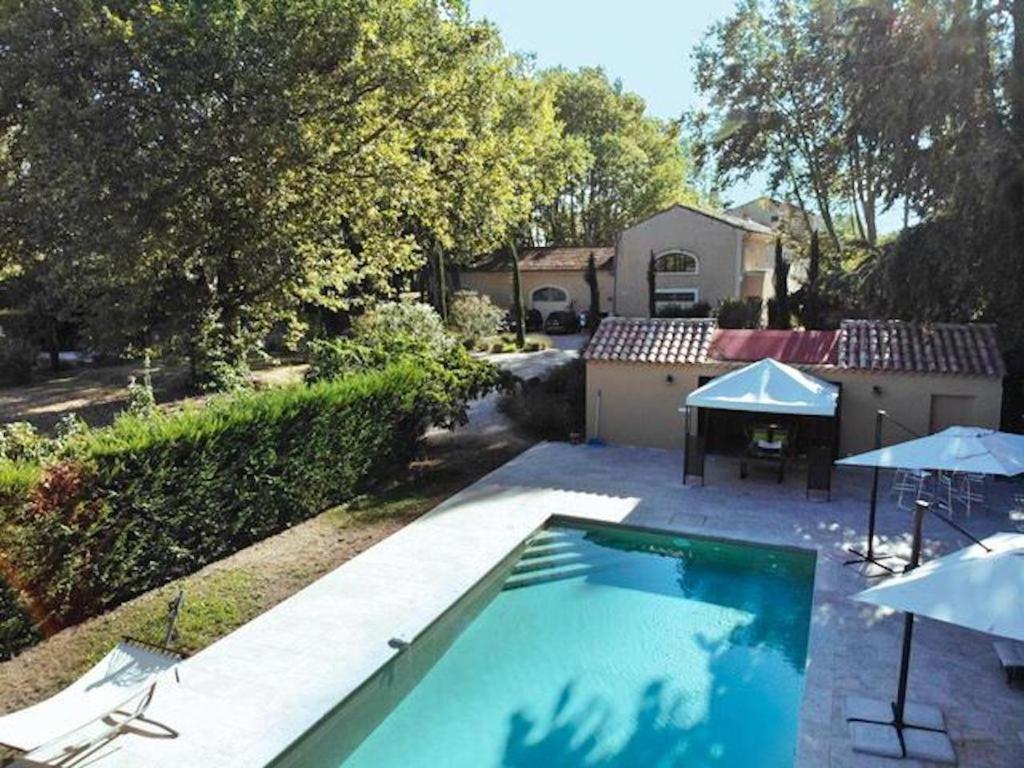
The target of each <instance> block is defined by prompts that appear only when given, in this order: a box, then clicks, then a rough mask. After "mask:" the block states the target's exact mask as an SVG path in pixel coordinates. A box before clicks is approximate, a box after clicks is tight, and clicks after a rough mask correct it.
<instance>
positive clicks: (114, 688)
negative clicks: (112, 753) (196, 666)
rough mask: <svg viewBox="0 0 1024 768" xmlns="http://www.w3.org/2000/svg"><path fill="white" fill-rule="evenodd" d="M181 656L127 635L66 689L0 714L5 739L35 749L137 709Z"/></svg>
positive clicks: (0, 733) (0, 739)
mask: <svg viewBox="0 0 1024 768" xmlns="http://www.w3.org/2000/svg"><path fill="white" fill-rule="evenodd" d="M179 661H181V656H179V655H177V654H175V653H172V652H171V651H166V650H163V649H160V648H159V647H157V646H147V645H144V644H141V643H138V642H136V641H133V640H128V639H125V640H122V641H121V642H119V643H118V644H117V645H116V646H114V648H113V650H111V651H110V653H108V654H107V655H106V656H104V657H103V658H102V659H101V660H100V661H99V663H98V664H96V666H94V667H93V668H92V669H90V670H89V671H88V672H86V673H85V674H84V675H82V676H81V677H80V678H78V679H77V680H76V681H75V682H73V683H72V684H71V685H69V686H68V687H67V688H65V689H64V690H62V691H61V692H60V693H57V694H54V695H53V696H51V697H50V698H48V699H46V700H45V701H41V702H39V703H38V704H35V705H33V706H31V707H26V708H25V709H22V710H19V711H17V712H12V713H11V714H9V715H5V716H3V717H0V744H2V745H4V746H8V747H13V748H14V749H17V750H20V751H22V752H29V753H31V752H32V750H34V749H36V748H38V747H40V746H42V745H44V744H48V743H50V742H52V741H53V740H54V739H58V738H60V737H61V736H62V735H64V734H68V733H69V732H72V731H75V730H77V729H79V728H82V727H84V726H86V725H88V724H89V723H91V722H93V721H99V720H102V719H103V718H104V717H106V716H107V715H110V714H111V713H115V712H118V711H120V710H121V709H123V708H125V707H126V706H127V708H128V709H129V710H133V709H134V707H133V702H134V701H135V700H136V699H137V698H138V697H139V696H140V694H143V693H144V692H146V691H148V696H145V697H143V698H144V699H145V700H146V703H147V704H148V699H149V698H151V697H152V686H153V684H154V683H155V682H156V680H157V679H158V677H159V676H160V675H163V674H164V673H166V672H167V671H168V670H170V669H172V668H173V667H174V665H176V664H177V663H178V662H179ZM129 714H130V715H131V714H132V712H129ZM138 714H139V713H136V714H134V715H133V717H138Z"/></svg>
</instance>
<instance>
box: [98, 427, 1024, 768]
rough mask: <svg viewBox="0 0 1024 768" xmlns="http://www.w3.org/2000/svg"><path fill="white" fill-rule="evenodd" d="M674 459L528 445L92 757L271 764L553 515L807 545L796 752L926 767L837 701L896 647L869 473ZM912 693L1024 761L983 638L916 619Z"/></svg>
mask: <svg viewBox="0 0 1024 768" xmlns="http://www.w3.org/2000/svg"><path fill="white" fill-rule="evenodd" d="M680 463H681V457H680V455H679V454H678V453H675V452H670V451H659V450H653V449H641V448H625V447H594V446H577V447H572V446H569V445H566V444H548V443H544V444H540V445H538V446H536V447H535V448H533V449H531V450H529V451H527V452H526V453H524V454H522V455H521V456H519V457H517V458H516V459H514V460H513V461H511V462H509V463H508V464H506V465H504V466H503V467H501V468H499V469H498V470H496V471H495V472H494V473H492V474H490V475H488V476H487V477H485V478H483V479H482V480H480V481H478V482H477V483H476V484H474V485H473V486H471V487H470V488H468V489H466V490H465V491H463V492H462V493H460V494H458V495H457V496H455V497H453V498H451V499H449V500H448V501H447V502H445V503H444V504H442V505H441V506H439V507H438V508H436V509H435V510H433V511H432V512H430V513H428V514H427V515H425V516H424V517H422V518H420V519H419V520H417V521H416V522H414V523H412V524H410V525H409V526H407V527H405V528H404V529H402V530H401V531H399V532H398V533H396V534H394V535H393V536H391V537H390V538H388V539H386V540H385V541H383V542H381V543H379V544H378V545H376V546H375V547H373V548H371V549H370V550H368V551H366V552H365V553H363V554H362V555H360V556H358V557H356V558H354V559H353V560H351V561H350V562H348V563H346V564H345V565H343V566H341V567H340V568H338V569H337V570H336V571H334V572H332V573H331V574H329V575H327V576H325V577H324V578H322V579H320V580H319V581H317V582H315V583H314V584H312V585H310V586H309V587H307V588H306V589H304V590H302V591H301V592H299V593H298V594H296V595H294V596H293V597H291V598H289V599H288V600H286V601H285V602H283V603H281V604H280V605H279V606H277V607H275V608H273V609H272V610H270V611H268V612H267V613H265V614H263V615H262V616H260V617H259V618H257V619H256V620H254V621H252V622H251V623H249V624H247V625H246V626H244V627H242V628H241V629H239V630H237V631H236V632H234V633H232V634H230V635H228V636H227V637H225V638H224V639H222V640H220V641H219V642H217V643H215V644H214V645H212V646H210V647H209V648H207V649H206V650H204V651H202V652H201V653H199V654H197V655H196V656H195V657H193V658H191V659H189V660H187V661H186V662H184V663H183V664H182V665H181V667H180V673H181V681H180V683H174V682H171V681H168V682H167V683H166V684H165V683H161V687H159V688H158V691H157V695H156V697H155V698H154V701H153V704H152V706H151V707H150V710H149V712H148V713H147V716H148V717H149V718H151V719H152V720H155V721H157V722H160V723H161V724H163V725H165V726H167V727H169V728H172V729H174V730H175V731H176V732H177V733H178V736H177V738H173V739H167V738H157V737H155V736H154V735H149V736H147V735H145V734H142V735H140V734H132V735H127V736H123V737H121V738H119V739H117V740H116V741H115V742H114V743H112V744H111V745H110V746H109V747H108V748H107V749H106V750H105V751H104V754H103V755H102V756H100V757H99V759H96V760H92V761H90V765H95V766H100V768H105V767H107V766H146V768H164V767H165V766H166V767H168V768H169V766H200V765H202V766H207V765H217V766H223V767H225V768H230V767H232V766H247V767H251V766H260V765H265V764H266V763H267V762H269V761H270V760H271V759H272V758H273V757H274V756H276V755H277V754H279V753H280V752H281V751H282V750H283V749H284V748H285V747H286V746H287V745H288V744H289V743H291V742H292V741H294V740H295V739H296V738H297V737H298V736H299V735H300V734H301V733H303V732H304V731H305V730H306V729H308V728H309V727H310V726H312V725H313V724H314V723H316V722H317V721H318V720H319V719H320V718H322V717H323V716H325V715H326V714H327V713H328V712H329V711H330V710H331V708H332V707H333V706H334V704H336V703H337V702H338V701H340V700H341V699H342V698H344V697H345V696H346V695H347V694H349V693H350V692H352V691H353V690H355V689H356V688H357V687H358V686H359V685H360V684H361V683H362V682H363V681H365V680H366V679H367V678H368V677H369V676H370V675H371V674H373V672H374V671H376V670H377V669H379V668H380V667H381V666H382V665H384V664H385V663H386V662H387V661H388V660H389V659H390V658H392V657H393V656H394V654H395V653H396V651H395V650H394V649H393V648H391V647H390V646H389V644H388V641H389V640H390V639H392V638H400V639H403V640H411V639H412V638H414V637H415V636H416V635H417V634H419V632H421V631H422V630H423V629H424V628H425V627H426V626H428V625H429V624H430V623H431V622H432V621H433V620H434V619H435V618H437V617H438V616H439V615H440V614H441V613H443V612H444V610H445V609H446V608H447V607H448V606H449V605H451V604H452V603H454V602H455V601H456V600H457V599H458V598H459V597H460V596H461V595H462V594H464V593H465V592H466V591H467V590H469V588H470V587H471V586H472V585H473V584H475V583H476V582H477V581H479V579H480V578H481V577H482V576H483V575H485V574H486V573H487V572H488V571H489V570H490V569H491V568H493V567H494V565H496V564H497V563H499V562H500V561H501V560H502V559H504V558H505V557H506V556H508V555H509V554H510V553H511V552H513V551H515V549H516V548H517V547H518V546H519V545H520V543H521V542H522V541H523V540H524V539H525V538H526V537H527V536H528V535H529V534H530V533H531V532H532V531H534V530H535V529H536V528H538V527H539V526H541V525H542V524H543V523H544V522H545V521H546V520H547V518H548V517H549V516H550V515H552V514H560V515H567V516H575V517H581V518H590V519H598V520H607V521H625V522H628V523H630V524H633V525H642V526H649V527H653V528H658V529H663V530H672V531H679V532H684V533H685V532H692V533H696V534H704V535H720V536H726V537H730V538H737V539H743V540H748V541H759V542H765V543H775V544H785V545H795V546H800V547H806V548H813V549H816V550H817V551H818V553H819V557H818V567H817V573H816V581H815V596H814V613H813V618H812V629H811V639H810V646H809V651H808V655H809V666H808V677H807V692H806V694H805V702H804V707H803V710H802V713H801V735H800V746H799V754H798V760H797V765H798V766H800V767H801V768H811V767H813V768H822V767H824V766H830V767H834V768H847V767H848V766H854V767H857V768H860V767H863V768H868V767H869V766H870V767H871V768H874V767H875V766H886V765H892V766H908V767H909V766H917V765H922V764H920V763H914V762H912V761H886V760H883V759H881V758H875V757H865V756H860V755H856V754H855V753H854V752H853V751H852V750H851V749H850V745H849V739H848V735H847V727H846V723H845V721H844V717H843V709H842V708H843V700H844V698H845V696H846V695H847V694H862V695H865V694H866V695H874V696H885V695H888V694H892V693H893V692H894V689H895V683H896V673H897V668H898V663H899V630H900V624H901V621H900V617H899V616H896V615H883V612H880V611H878V610H876V609H872V608H870V607H868V606H861V605H858V604H856V603H853V602H851V601H850V600H848V599H847V598H848V596H849V595H850V594H852V593H854V592H856V591H858V590H860V589H862V588H863V587H864V586H865V585H866V584H867V583H868V580H867V579H866V577H865V576H864V575H863V574H861V573H859V572H858V571H857V570H855V569H852V568H844V567H843V566H842V561H843V560H844V559H845V548H846V547H847V546H850V545H855V544H857V545H859V544H861V543H862V537H863V530H864V524H865V516H866V511H867V497H868V477H869V476H868V474H867V473H866V472H862V471H860V470H844V471H841V472H837V473H836V476H835V480H836V488H835V491H834V493H833V501H832V502H831V503H815V502H809V501H806V500H805V499H804V493H803V490H802V489H801V488H800V487H799V485H798V480H795V479H794V480H792V481H791V482H789V483H786V484H783V485H776V484H775V483H774V481H773V479H771V478H769V477H768V476H767V475H766V476H764V477H760V476H757V475H755V476H754V477H752V479H750V480H747V481H745V482H743V481H740V480H739V479H738V477H737V474H736V471H735V466H734V465H733V464H732V463H731V462H726V461H717V462H716V461H713V460H709V465H708V470H709V471H708V484H707V485H706V486H705V487H693V486H683V485H681V483H680V470H681V467H680ZM792 474H793V475H796V473H792ZM997 488H998V489H999V491H1000V494H1001V496H1002V501H1001V506H1000V507H999V508H1000V509H1002V510H1003V511H1002V513H1001V514H999V515H997V514H994V513H990V514H980V515H976V516H975V517H974V518H973V519H972V520H971V521H970V527H971V528H972V530H974V531H975V532H976V533H977V534H978V535H982V536H983V535H987V534H988V533H991V532H994V531H996V530H1017V529H1024V501H1022V500H1020V499H1015V498H1014V495H1013V491H1014V490H1016V491H1017V492H1019V493H1024V488H1022V487H1021V486H1011V485H1009V484H999V485H998V486H997ZM908 525H909V515H908V514H907V513H905V512H902V511H900V510H897V509H896V508H895V506H894V505H893V504H892V503H891V502H888V500H886V503H884V504H883V505H882V507H881V510H880V515H879V532H880V533H881V534H883V537H882V540H883V543H882V548H883V549H886V550H891V551H894V552H904V553H905V552H907V551H909V537H908V536H907V535H906V533H905V531H906V529H907V527H908ZM926 536H927V542H926V550H925V551H926V555H925V557H926V558H927V557H931V556H934V555H935V554H938V553H943V552H948V551H951V550H953V549H955V548H957V547H958V546H960V545H961V544H964V543H966V542H963V541H960V540H958V539H957V537H956V535H955V533H954V532H953V531H951V530H948V529H946V528H945V526H940V524H938V523H937V522H935V521H930V522H929V523H928V524H927V525H926ZM910 691H911V698H912V699H913V700H915V701H921V702H925V703H933V704H938V705H940V706H941V707H942V709H943V710H944V712H945V714H946V718H947V725H948V727H949V731H950V736H951V737H952V739H953V741H954V743H955V745H956V749H957V753H958V756H959V758H960V764H961V765H964V766H986V767H988V768H999V767H1000V766H1007V767H1008V766H1019V765H1022V764H1024V746H1022V745H1021V743H1020V741H1019V739H1018V737H1017V731H1018V730H1020V729H1021V725H1022V724H1024V691H1019V690H1012V689H1010V688H1008V687H1007V685H1006V683H1005V682H1004V677H1003V675H1002V671H1001V670H1000V668H999V664H998V662H997V660H996V657H995V654H994V653H993V651H992V647H991V641H990V638H988V637H986V636H984V635H982V634H979V633H976V632H972V631H969V630H964V629H959V628H956V627H952V626H948V625H944V624H940V623H937V622H933V621H929V620H919V621H918V628H917V631H916V634H915V643H914V656H913V666H912V671H911V678H910ZM751 765H752V766H755V765H756V761H755V762H752V763H751Z"/></svg>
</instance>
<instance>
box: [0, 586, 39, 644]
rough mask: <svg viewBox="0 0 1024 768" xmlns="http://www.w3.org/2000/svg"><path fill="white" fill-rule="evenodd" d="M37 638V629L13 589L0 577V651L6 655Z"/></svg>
mask: <svg viewBox="0 0 1024 768" xmlns="http://www.w3.org/2000/svg"><path fill="white" fill-rule="evenodd" d="M39 640H40V634H39V630H38V629H37V628H36V626H35V625H34V624H33V622H32V619H31V617H30V616H29V615H28V613H27V612H26V610H25V609H24V607H22V605H21V603H20V602H18V599H17V597H16V596H15V593H14V590H12V589H11V588H9V587H8V586H7V584H6V583H5V582H4V581H3V579H0V651H2V653H3V655H4V657H7V656H10V655H12V654H14V653H17V652H18V651H20V650H21V649H22V648H27V647H28V646H30V645H33V644H35V643H37V642H39ZM0 660H2V659H0Z"/></svg>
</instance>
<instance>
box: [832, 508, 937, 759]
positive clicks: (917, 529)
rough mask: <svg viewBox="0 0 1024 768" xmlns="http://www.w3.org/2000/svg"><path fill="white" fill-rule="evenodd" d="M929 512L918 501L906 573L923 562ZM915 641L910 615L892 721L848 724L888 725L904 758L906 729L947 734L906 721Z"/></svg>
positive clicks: (905, 623)
mask: <svg viewBox="0 0 1024 768" xmlns="http://www.w3.org/2000/svg"><path fill="white" fill-rule="evenodd" d="M927 512H928V502H927V501H920V500H918V502H917V504H916V505H915V508H914V543H913V548H912V550H911V553H910V564H909V565H908V566H907V567H906V569H905V570H904V573H908V572H909V571H912V570H914V569H915V568H917V566H918V565H919V564H920V562H921V535H922V529H923V527H924V516H925V514H926V513H927ZM913 639H914V614H912V613H908V614H906V615H905V616H904V619H903V650H902V653H901V656H900V679H899V684H898V685H897V688H896V701H894V702H892V705H891V706H892V719H891V720H868V719H865V718H856V717H851V718H848V719H847V722H851V723H854V722H856V723H873V724H875V725H888V726H891V727H893V728H895V729H896V735H897V736H898V737H899V740H900V749H901V750H902V752H903V756H904V757H906V756H907V745H906V743H905V742H904V740H903V731H904V729H906V728H914V729H915V730H919V731H932V732H934V733H945V732H946V731H945V729H943V728H926V727H923V726H921V725H912V726H911V725H908V724H907V723H906V721H905V719H904V716H905V714H906V712H905V710H906V706H907V684H908V682H909V680H910V647H911V643H912V642H913Z"/></svg>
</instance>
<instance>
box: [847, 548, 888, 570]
mask: <svg viewBox="0 0 1024 768" xmlns="http://www.w3.org/2000/svg"><path fill="white" fill-rule="evenodd" d="M846 551H847V552H849V553H850V554H851V555H853V557H852V558H850V559H849V560H846V561H845V562H844V563H843V565H865V566H868V567H871V566H874V567H876V568H881V569H882V570H884V571H887V572H888V573H896V569H894V568H890V567H889V566H888V565H886V564H885V563H883V562H882V560H892V559H893V557H892V555H875V554H868V553H866V552H861V551H860V550H859V549H853V548H852V547H851V548H849V549H847V550H846ZM869 575H880V574H869Z"/></svg>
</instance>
